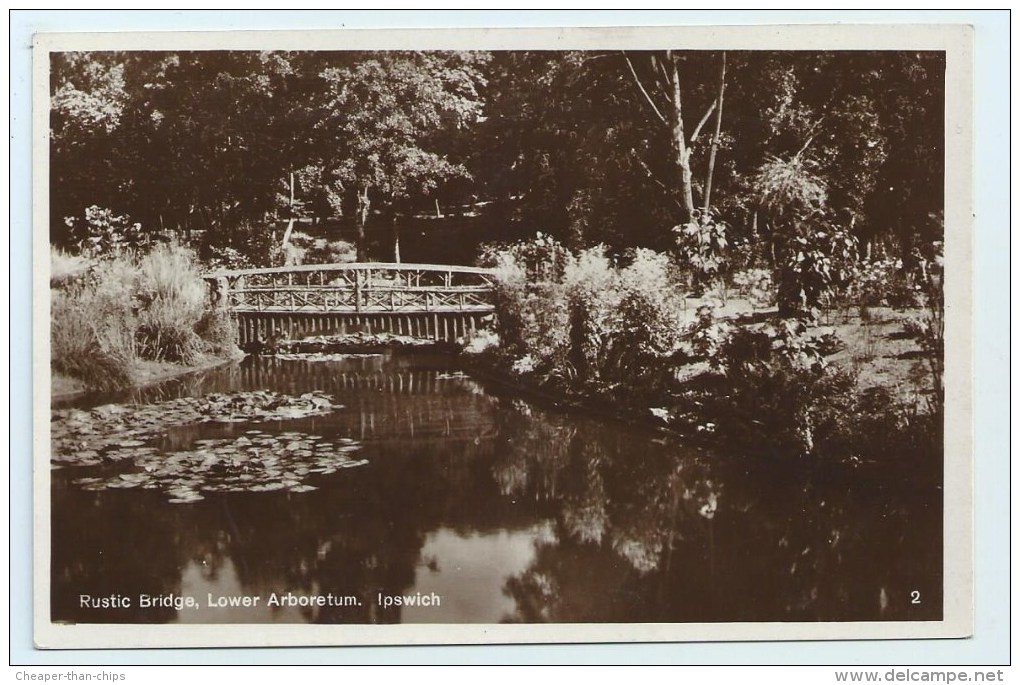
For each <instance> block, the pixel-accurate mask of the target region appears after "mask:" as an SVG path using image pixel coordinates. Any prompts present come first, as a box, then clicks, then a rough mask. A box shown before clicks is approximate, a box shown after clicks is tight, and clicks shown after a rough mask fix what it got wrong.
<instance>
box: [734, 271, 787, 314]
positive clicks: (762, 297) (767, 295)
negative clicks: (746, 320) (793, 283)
mask: <svg viewBox="0 0 1020 685" xmlns="http://www.w3.org/2000/svg"><path fill="white" fill-rule="evenodd" d="M732 280H733V285H734V286H736V288H737V293H738V294H739V295H740V296H741V297H743V298H746V299H747V300H750V302H751V304H752V305H754V306H756V307H769V306H772V305H774V304H775V303H776V286H775V283H774V282H773V280H772V271H771V270H769V269H744V270H742V271H738V272H736V273H734V274H733V276H732Z"/></svg>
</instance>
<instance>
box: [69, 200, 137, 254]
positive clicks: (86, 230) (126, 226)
mask: <svg viewBox="0 0 1020 685" xmlns="http://www.w3.org/2000/svg"><path fill="white" fill-rule="evenodd" d="M64 223H65V224H67V227H68V228H69V229H70V234H71V240H72V242H73V243H74V246H75V247H77V249H78V251H79V252H81V253H83V254H86V255H113V254H118V253H120V252H121V251H124V250H131V249H135V248H137V247H138V246H139V245H142V244H144V243H147V242H148V236H147V235H146V234H145V233H143V232H142V225H141V224H139V223H132V221H131V219H130V218H129V217H128V216H127V215H123V216H122V215H117V214H114V213H113V211H111V210H109V209H106V208H103V207H99V206H97V205H92V206H91V207H87V208H86V209H85V216H84V217H75V216H69V217H65V218H64Z"/></svg>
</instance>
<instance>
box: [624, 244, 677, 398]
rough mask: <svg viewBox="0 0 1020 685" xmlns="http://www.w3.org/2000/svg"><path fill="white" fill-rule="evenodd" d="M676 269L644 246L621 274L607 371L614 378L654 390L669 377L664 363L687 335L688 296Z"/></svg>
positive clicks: (665, 258) (632, 385)
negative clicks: (682, 315) (684, 300)
mask: <svg viewBox="0 0 1020 685" xmlns="http://www.w3.org/2000/svg"><path fill="white" fill-rule="evenodd" d="M671 272H672V265H671V264H670V261H669V258H668V257H667V256H666V255H663V254H659V253H657V252H653V251H651V250H641V249H639V250H637V251H636V252H635V254H634V258H633V260H632V261H631V263H630V265H628V266H627V267H626V268H624V269H622V270H620V272H619V291H620V297H619V305H618V306H617V310H616V313H615V316H614V318H613V322H612V331H611V333H610V336H609V337H610V343H609V345H610V352H609V359H608V360H607V366H608V369H607V370H608V371H609V372H611V374H612V377H613V378H614V379H615V380H617V381H626V382H627V383H628V385H629V386H631V387H634V388H641V389H643V390H647V391H649V392H654V390H655V388H656V387H657V386H658V385H660V384H661V383H662V382H663V381H664V379H665V376H663V375H661V373H660V372H661V371H663V368H662V367H663V364H662V363H661V362H662V360H664V359H665V358H667V357H669V356H670V355H672V354H673V353H674V352H676V350H677V349H678V347H679V345H680V340H681V337H682V335H683V333H684V326H683V325H682V323H681V320H680V316H679V314H680V312H681V311H682V308H683V305H682V301H681V298H682V297H683V296H682V294H681V292H680V289H679V288H678V287H677V285H676V281H675V279H674V277H673V275H672V273H671ZM649 383H650V385H649Z"/></svg>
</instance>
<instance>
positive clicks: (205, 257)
mask: <svg viewBox="0 0 1020 685" xmlns="http://www.w3.org/2000/svg"><path fill="white" fill-rule="evenodd" d="M282 238H283V236H282V234H280V233H279V232H276V231H273V229H272V227H271V226H268V225H266V224H257V223H253V222H250V221H244V222H242V223H241V224H239V225H238V226H236V227H234V228H232V229H229V230H228V229H221V230H215V231H206V232H205V234H204V241H203V243H202V245H201V246H200V248H199V256H200V257H201V259H202V262H203V263H205V264H208V265H210V266H211V267H214V268H217V267H218V268H229V269H248V268H263V267H275V266H283V265H284V264H285V263H286V258H287V255H286V253H285V252H284V250H283V245H282V243H281V241H282Z"/></svg>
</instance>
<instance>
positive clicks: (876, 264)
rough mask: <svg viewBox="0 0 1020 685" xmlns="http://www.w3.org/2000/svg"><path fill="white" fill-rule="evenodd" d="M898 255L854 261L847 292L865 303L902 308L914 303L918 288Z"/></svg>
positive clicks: (869, 305) (859, 301)
mask: <svg viewBox="0 0 1020 685" xmlns="http://www.w3.org/2000/svg"><path fill="white" fill-rule="evenodd" d="M911 280H912V279H911V278H909V276H908V274H907V272H906V271H905V270H904V268H903V260H900V259H889V258H886V259H874V260H863V261H861V262H860V263H859V264H857V265H856V267H855V269H854V274H853V288H852V293H851V295H850V297H851V299H853V300H855V302H854V303H855V304H857V305H858V306H864V307H895V308H897V309H904V308H907V307H913V306H916V304H917V297H918V292H917V289H916V288H915V286H913V284H912V283H911Z"/></svg>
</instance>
